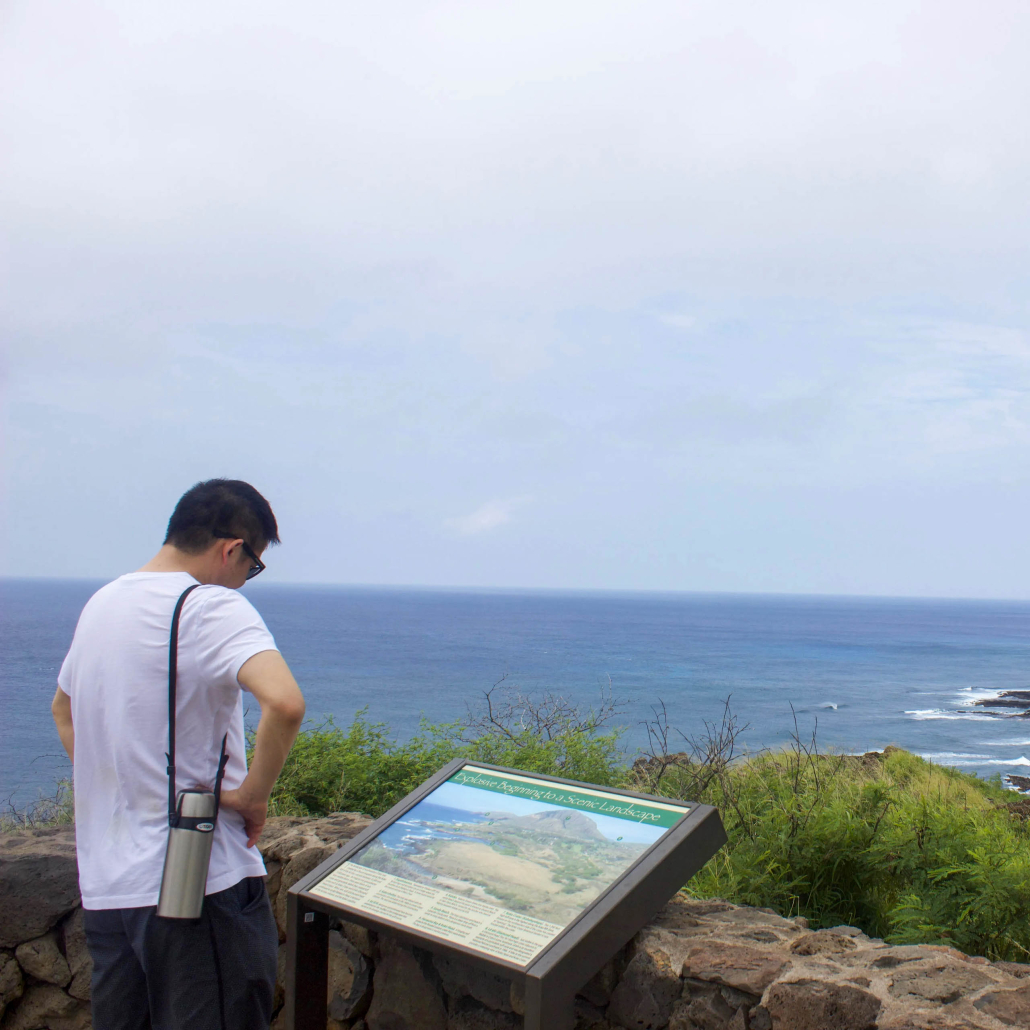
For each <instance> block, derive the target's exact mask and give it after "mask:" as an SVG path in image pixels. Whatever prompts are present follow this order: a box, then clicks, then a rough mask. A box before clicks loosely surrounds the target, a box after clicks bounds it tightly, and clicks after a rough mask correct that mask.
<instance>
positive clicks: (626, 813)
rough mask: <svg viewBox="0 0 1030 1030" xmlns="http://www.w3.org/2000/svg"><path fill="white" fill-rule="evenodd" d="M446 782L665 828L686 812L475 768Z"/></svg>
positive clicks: (670, 807)
mask: <svg viewBox="0 0 1030 1030" xmlns="http://www.w3.org/2000/svg"><path fill="white" fill-rule="evenodd" d="M448 782H449V783H458V784H461V785H462V786H464V787H476V788H477V789H479V790H490V791H493V792H494V793H495V794H506V795H507V796H508V797H515V798H524V799H525V800H526V801H541V802H544V803H545V804H548V805H558V806H559V807H561V808H572V809H575V810H576V811H578V812H592V813H593V814H595V815H606V816H609V817H611V818H613V819H626V820H628V821H629V822H634V823H643V824H644V825H646V826H663V827H665V828H666V829H669V828H670V827H672V826H675V825H676V823H678V822H679V821H680V819H682V818H683V816H684V815H686V813H687V812H688V811H689V809H688V807H687V806H686V805H684V806H683V807H682V808H675V807H673V806H671V805H658V804H654V803H652V802H648V801H638V800H636V798H627V797H622V796H621V795H619V794H606V793H603V792H601V791H597V792H594V791H591V790H584V789H582V788H577V787H565V786H562V784H560V783H551V782H549V781H547V780H535V779H531V778H529V777H527V778H525V779H523V778H522V777H521V776H519V777H515V776H507V775H505V774H504V773H496V772H493V771H492V770H490V769H477V768H476V767H475V766H465V767H464V768H463V769H459V770H458V771H457V772H456V773H455V774H454V775H453V776H452V777H451V778H450V780H449V781H448Z"/></svg>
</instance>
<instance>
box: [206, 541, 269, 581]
mask: <svg viewBox="0 0 1030 1030" xmlns="http://www.w3.org/2000/svg"><path fill="white" fill-rule="evenodd" d="M211 535H212V536H213V537H214V538H215V539H216V540H234V539H236V538H235V537H233V536H231V535H230V534H229V533H212V534H211ZM241 546H242V547H243V553H244V554H245V555H246V556H247V557H248V558H249V559H250V560H251V561H252V562H253V563H254V564H253V565H251V567H250V568H249V569H247V579H253V578H254V577H255V576H259V575H261V573H262V572H264V571H265V563H264V562H263V561H262V560H261V559H260V558H259V557H258V556H257V555H256V554H255V553H254V552H253V550H252V549H251V546H250V544H248V543H247V541H246V540H244V541H242V544H241Z"/></svg>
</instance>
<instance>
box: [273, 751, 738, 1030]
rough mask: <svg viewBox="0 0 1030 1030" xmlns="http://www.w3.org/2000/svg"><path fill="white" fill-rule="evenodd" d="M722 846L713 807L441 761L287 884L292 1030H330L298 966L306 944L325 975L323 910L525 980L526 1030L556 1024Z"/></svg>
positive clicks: (313, 984)
mask: <svg viewBox="0 0 1030 1030" xmlns="http://www.w3.org/2000/svg"><path fill="white" fill-rule="evenodd" d="M724 840H725V834H724V832H723V829H722V823H721V822H720V820H719V817H718V813H717V812H715V810H714V809H712V808H710V807H708V806H704V805H694V804H691V803H684V802H676V801H669V800H666V799H662V798H654V797H649V796H646V795H641V794H634V793H632V792H628V791H618V790H610V789H603V788H599V787H594V786H590V785H588V784H583V783H575V782H572V781H567V780H559V779H556V778H553V777H547V776H533V775H527V774H525V773H521V772H516V771H514V770H510V769H500V768H497V767H494V766H487V765H481V764H478V763H472V762H464V761H456V762H452V763H451V764H450V765H449V766H447V767H446V768H445V769H443V770H441V771H440V773H438V774H437V775H436V776H434V777H433V778H432V779H430V780H429V781H427V782H426V783H425V784H423V785H422V787H420V788H419V789H418V790H416V791H414V792H413V793H412V794H411V795H409V796H408V797H407V798H405V799H404V801H402V802H401V803H400V804H399V805H397V806H395V808H394V809H392V810H391V811H390V812H388V813H387V814H386V815H385V816H384V817H383V818H382V819H380V820H377V821H376V822H375V823H373V824H372V826H370V827H369V828H368V829H367V830H366V831H365V832H364V833H362V834H361V835H359V836H358V837H356V838H355V839H354V840H353V841H351V842H349V843H348V845H347V846H346V847H344V848H343V849H341V850H340V851H339V852H337V854H336V855H334V856H332V858H330V859H328V860H327V861H326V862H324V863H323V864H322V865H321V866H319V867H318V868H317V869H316V870H314V872H312V873H311V874H309V875H308V876H307V877H305V878H304V879H303V880H301V881H300V882H299V883H298V884H297V885H296V886H295V887H293V888H291V899H290V900H291V914H290V915H291V918H290V934H291V939H290V953H289V954H290V956H291V962H290V970H289V971H290V972H291V973H293V980H294V981H295V982H292V983H289V984H288V999H287V1004H288V1006H291V1007H293V1008H294V1010H295V1016H294V1018H295V1026H296V1027H297V1028H298V1030H301V1028H303V1027H307V1026H309V1025H310V1026H312V1027H314V1026H315V1025H316V1024H318V1021H319V1020H321V1022H320V1024H319V1025H320V1026H322V1027H324V1026H325V1014H324V1013H325V986H324V984H325V978H324V973H323V974H318V975H315V976H314V979H312V978H311V976H308V977H307V980H308V981H310V982H308V983H307V984H306V985H305V975H304V971H303V970H302V968H301V966H302V965H303V962H304V961H305V959H304V956H303V955H302V954H301V952H303V950H304V948H303V939H304V938H305V936H307V937H308V938H310V939H309V948H308V950H309V951H310V946H314V951H313V952H312V953H311V956H310V957H311V959H312V960H313V961H314V962H315V963H318V962H321V963H322V964H323V968H324V959H323V958H322V957H321V956H322V952H323V948H322V947H321V945H317V942H315V941H314V938H312V937H311V934H312V933H317V932H322V933H325V932H326V930H327V927H328V923H327V921H326V920H324V919H317V920H316V918H315V915H314V913H321V914H322V916H323V917H325V916H328V915H330V914H331V915H334V916H336V917H337V918H342V919H346V920H349V921H352V922H357V923H361V924H363V925H365V926H368V927H370V928H373V929H376V930H380V931H383V932H388V933H394V934H396V935H398V936H400V937H402V938H404V939H405V940H407V941H408V942H410V943H415V944H418V945H419V946H421V947H424V948H429V949H430V950H436V951H441V952H445V953H449V954H452V955H460V956H461V957H463V958H465V959H467V960H469V961H472V962H474V963H475V964H478V965H484V964H485V965H488V966H490V967H491V968H493V969H494V971H495V972H498V973H500V974H502V975H505V976H507V977H509V978H511V979H513V980H523V981H524V983H525V986H526V1027H527V1028H530V1027H532V1026H534V1025H539V1023H534V1022H533V1018H535V1017H534V1015H533V1010H536V1009H538V1008H541V1007H543V1006H545V1005H547V1008H548V1010H549V1011H548V1020H547V1024H546V1025H547V1026H548V1027H550V1028H555V1030H557V1028H559V1027H561V1026H562V1024H563V1022H567V1019H566V1017H565V1015H563V1014H562V1012H561V1011H557V1010H556V1009H555V1006H557V1008H558V1009H560V1010H565V1009H567V1010H568V1015H569V1016H571V1002H572V997H573V996H574V994H575V990H576V989H578V988H579V987H580V986H582V984H583V983H584V982H585V981H586V980H587V979H589V977H590V976H591V975H592V974H593V973H594V972H595V971H596V970H597V969H598V968H600V967H601V966H602V965H603V964H604V963H605V962H606V961H607V960H608V958H610V957H611V955H612V954H614V953H615V952H616V951H617V950H618V948H619V947H621V946H622V945H623V944H624V943H625V941H626V940H628V939H629V937H631V936H632V935H633V933H635V932H636V931H637V930H638V929H639V928H640V927H641V926H643V925H644V924H645V923H646V922H647V920H648V919H650V918H651V916H653V915H654V913H655V912H656V911H657V910H658V909H659V908H660V907H661V906H662V905H663V904H664V903H665V902H666V901H667V900H668V899H669V897H670V896H671V895H672V894H674V893H675V892H676V891H677V890H678V889H679V887H680V886H682V884H683V883H684V882H685V881H686V880H687V879H688V878H689V877H690V876H691V875H693V873H694V872H696V871H697V869H699V868H700V867H701V866H702V865H703V864H704V862H705V861H707V860H708V858H710V857H711V855H712V854H714V853H715V851H716V850H717V849H718V848H719V847H720V846H721V844H722V843H723V841H724ZM302 910H303V912H304V913H305V918H307V923H303V922H300V919H299V914H300V913H301V912H302ZM316 922H317V923H318V924H319V927H316V926H315V924H316ZM323 922H324V923H325V928H324V929H319V928H320V927H321V926H322V924H323ZM305 927H310V928H311V929H310V930H309V931H308V932H307V934H305V929H304V928H305ZM561 967H564V972H565V973H566V974H570V976H571V979H570V978H569V976H565V975H559V971H560V969H561ZM308 972H310V971H308ZM577 977H578V979H577ZM288 979H290V978H288ZM548 981H550V982H551V986H552V987H553V988H554V990H552V991H551V992H550V993H551V994H552V995H554V997H553V998H552V999H551V1002H550V1003H549V1004H548V1002H547V1001H546V1000H545V997H544V995H545V994H547V993H548V991H547V990H546V988H547V987H548ZM319 984H321V986H319ZM305 990H307V991H311V992H314V994H318V992H319V991H321V994H320V1001H319V1000H318V999H317V998H315V997H314V996H313V995H312V997H302V996H301V995H302V993H303V992H304V991H305ZM307 1020H310V1022H308V1021H307Z"/></svg>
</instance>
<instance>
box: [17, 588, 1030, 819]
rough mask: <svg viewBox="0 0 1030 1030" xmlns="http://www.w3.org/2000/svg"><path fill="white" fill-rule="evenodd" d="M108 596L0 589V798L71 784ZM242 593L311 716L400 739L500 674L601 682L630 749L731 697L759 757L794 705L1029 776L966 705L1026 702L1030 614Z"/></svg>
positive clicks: (848, 741)
mask: <svg viewBox="0 0 1030 1030" xmlns="http://www.w3.org/2000/svg"><path fill="white" fill-rule="evenodd" d="M97 586H99V584H98V583H90V582H82V581H68V582H59V581H53V580H34V581H29V580H0V625H2V627H3V629H2V635H0V706H2V708H0V711H2V712H3V717H2V718H0V802H3V801H4V799H7V798H11V797H13V798H14V800H15V802H16V803H19V804H24V803H25V802H26V801H29V800H31V799H32V797H34V796H35V795H36V793H37V792H38V791H39V790H41V789H47V788H49V787H50V786H51V785H52V784H53V782H54V781H55V779H56V778H58V777H59V776H62V775H67V773H68V770H69V766H68V762H67V760H66V759H65V758H63V756H62V755H61V752H60V744H59V742H58V740H57V736H56V733H55V732H54V730H53V726H52V723H51V720H50V715H49V704H50V699H51V697H52V696H53V692H54V687H55V683H56V676H57V671H58V669H59V667H60V664H61V660H62V658H63V657H64V654H65V652H66V650H67V647H68V643H69V642H70V640H71V635H72V631H73V629H74V626H75V620H76V618H77V616H78V612H79V610H80V608H81V607H82V605H83V603H84V602H85V601H86V599H87V598H88V597H89V595H90V594H91V593H92V592H93V590H95V589H96V588H97ZM246 589H247V594H248V596H249V597H250V599H251V600H252V601H253V602H254V604H255V605H256V606H257V608H258V609H259V610H260V611H261V613H262V615H263V616H264V618H265V621H266V622H267V623H268V626H269V628H270V629H271V630H272V632H273V633H274V634H275V637H276V640H277V642H278V644H279V647H280V648H281V650H282V652H283V654H284V655H285V656H286V659H287V661H288V662H289V663H290V665H291V667H292V668H293V670H294V673H295V674H296V676H297V679H298V681H299V682H300V684H301V686H302V688H303V689H304V691H305V694H306V696H307V700H308V713H309V715H310V716H311V717H313V718H316V719H317V718H319V717H320V716H321V715H322V714H323V713H325V714H332V715H334V716H335V717H336V718H337V720H338V721H340V722H344V723H345V722H347V721H348V720H349V719H350V718H351V717H352V716H353V714H354V712H355V711H356V710H357V709H359V708H361V707H365V706H367V708H368V714H369V716H370V717H372V718H374V719H381V720H384V721H386V722H388V723H389V724H390V725H391V727H393V729H394V730H395V731H396V732H397V733H398V734H400V735H402V736H403V735H408V734H410V733H411V732H413V731H414V730H415V729H416V728H417V724H418V719H419V715H420V714H422V713H424V714H425V715H426V716H428V717H429V718H431V719H452V718H456V717H459V716H460V715H462V714H463V712H464V711H465V705H466V703H471V704H473V705H474V704H476V703H477V702H478V700H479V699H480V698H481V697H482V692H483V691H484V690H486V689H488V688H489V687H490V686H491V685H492V684H493V683H495V682H496V681H497V680H499V679H500V678H501V677H502V676H505V675H507V677H508V679H507V683H508V684H515V685H518V686H519V687H520V688H521V689H522V690H523V691H524V692H529V693H531V694H536V695H539V694H541V693H543V692H545V691H555V692H561V693H564V694H565V695H566V696H568V697H570V698H571V699H573V700H575V701H578V702H580V703H583V704H586V705H589V704H591V703H596V701H597V699H598V696H599V691H600V689H601V688H602V686H604V685H606V684H607V683H608V679H609V677H610V678H611V684H612V688H613V691H614V693H615V694H616V696H618V697H621V698H623V699H625V700H626V702H627V707H626V708H625V710H624V712H623V714H622V717H621V720H620V721H621V722H622V724H623V725H625V726H626V727H627V734H626V741H627V747H629V748H630V749H632V748H633V747H635V746H637V745H639V744H640V743H641V742H642V740H643V730H642V728H641V724H642V722H643V720H645V719H646V718H647V717H648V716H649V715H650V707H651V705H653V704H654V703H655V702H657V701H658V700H659V699H661V700H663V701H664V702H665V703H666V705H667V707H668V710H669V713H670V717H671V722H672V723H673V724H674V725H676V726H679V727H680V728H681V729H682V730H684V732H687V733H693V732H697V730H698V729H699V728H700V727H701V723H702V721H703V720H705V719H707V720H714V719H718V717H719V715H720V713H721V709H722V700H723V699H725V698H726V697H727V696H728V695H732V702H731V703H732V707H733V709H734V710H735V711H736V712H737V714H738V715H739V716H740V717H741V719H742V720H744V721H747V722H750V723H751V727H752V728H751V730H749V731H748V733H747V734H746V740H747V743H748V744H749V745H750V746H751V747H752V748H757V747H761V746H775V745H779V744H783V743H784V742H785V741H787V740H788V738H789V734H790V731H791V730H792V728H793V721H792V714H791V705H793V707H794V711H795V712H796V713H797V716H798V721H799V725H800V727H801V729H802V731H803V732H804V733H806V734H807V733H810V732H811V730H812V727H813V724H814V720H815V719H818V740H819V742H820V745H821V746H823V747H830V746H832V747H836V748H841V749H845V750H848V751H859V752H860V751H867V750H871V749H881V748H882V747H883V746H884V745H886V744H891V743H893V744H897V745H899V746H901V747H905V748H908V749H910V750H913V751H916V752H918V753H920V754H923V755H926V756H928V757H932V758H933V759H934V760H936V761H939V762H942V763H945V764H953V765H958V766H960V767H962V768H965V769H968V770H971V771H976V772H979V773H981V774H983V775H989V774H991V773H994V772H1000V773H1003V774H1004V773H1017V774H1023V775H1026V774H1027V773H1028V768H1027V767H1028V766H1030V761H1028V760H1027V757H1025V756H1026V755H1028V754H1030V719H1027V718H1019V717H1016V718H1012V717H1010V714H1011V713H1006V712H1004V711H997V712H994V713H991V712H987V711H984V710H982V709H976V708H973V707H972V706H971V701H972V700H974V699H977V698H982V697H990V696H993V695H995V694H997V693H998V692H999V691H1002V690H1013V689H1030V602H1016V601H955V600H901V599H870V598H826V597H787V596H746V595H731V594H723V595H719V594H708V595H701V594H605V593H557V592H549V593H528V592H519V593H515V592H461V591H444V590H401V589H373V588H342V587H289V586H279V585H276V584H271V585H261V584H260V583H255V584H251V585H249V586H248V587H247V588H246ZM252 714H256V713H252ZM673 745H674V746H675V745H676V742H675V740H674V741H673Z"/></svg>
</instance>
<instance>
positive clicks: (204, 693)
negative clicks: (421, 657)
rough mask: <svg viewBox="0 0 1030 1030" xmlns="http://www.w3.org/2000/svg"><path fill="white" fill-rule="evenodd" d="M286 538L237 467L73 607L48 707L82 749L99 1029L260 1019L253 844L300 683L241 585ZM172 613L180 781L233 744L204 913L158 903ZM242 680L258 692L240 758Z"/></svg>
mask: <svg viewBox="0 0 1030 1030" xmlns="http://www.w3.org/2000/svg"><path fill="white" fill-rule="evenodd" d="M278 542H279V531H278V526H277V525H276V521H275V516H274V515H273V513H272V509H271V508H270V507H269V504H268V502H267V501H266V500H265V498H264V497H262V496H261V494H259V493H258V492H257V490H255V489H254V488H253V487H252V486H250V485H249V484H247V483H243V482H240V481H239V480H229V479H212V480H209V481H208V482H205V483H198V484H197V485H196V486H194V487H193V488H192V489H191V490H188V491H187V492H186V493H185V494H184V495H183V496H182V498H181V499H180V501H179V503H178V504H177V505H176V507H175V511H174V512H173V513H172V517H171V520H170V521H169V523H168V533H167V535H166V537H165V542H164V546H162V548H161V549H160V551H158V553H157V554H156V555H155V556H154V558H153V559H152V560H151V561H150V562H148V563H147V564H146V565H144V566H143V568H141V569H140V570H139V571H138V572H131V573H129V574H128V575H125V576H122V577H121V578H119V579H116V580H115V581H114V582H113V583H109V584H108V585H107V586H105V587H103V588H102V589H100V590H99V591H97V593H96V594H94V595H93V597H92V598H90V600H89V602H88V603H87V604H86V607H85V608H84V609H83V611H82V614H81V616H80V617H79V622H78V626H77V627H76V630H75V637H74V640H73V641H72V646H71V650H70V651H69V652H68V657H67V658H66V659H65V661H64V665H63V666H62V667H61V672H60V675H59V676H58V689H57V693H56V694H55V696H54V702H53V714H54V720H55V722H56V723H57V730H58V733H59V734H60V737H61V742H62V743H63V744H64V747H65V749H66V750H67V752H68V756H69V758H71V760H72V762H73V763H74V765H73V768H74V783H75V837H76V844H77V849H78V864H79V886H80V889H81V892H82V904H83V908H84V910H85V911H84V920H85V928H86V940H87V942H88V944H89V949H90V953H91V955H92V957H93V1025H94V1027H95V1028H96V1030H144V1028H146V1030H151V1028H152V1030H187V1028H188V1030H208V1028H210V1030H258V1028H263V1030H267V1027H268V1025H269V1022H270V1020H271V1015H272V994H273V990H274V986H275V973H276V953H277V947H278V938H277V933H276V927H275V920H274V918H273V916H272V911H271V907H270V905H269V902H268V896H267V894H266V892H265V887H264V880H263V879H262V877H263V876H264V875H265V867H264V863H263V862H262V860H261V855H260V854H259V853H258V851H257V850H256V849H255V848H254V845H255V843H256V842H257V839H258V837H259V836H260V834H261V829H262V827H263V826H264V823H265V819H266V818H267V814H268V799H269V796H270V794H271V791H272V786H273V784H274V783H275V780H276V777H277V776H278V775H279V772H280V770H281V769H282V766H283V763H284V762H285V761H286V756H287V754H288V753H289V750H290V748H291V746H292V745H293V741H294V738H295V737H296V735H297V731H298V730H299V728H300V724H301V721H302V720H303V718H304V698H303V696H302V695H301V692H300V690H299V689H298V687H297V684H296V682H295V681H294V678H293V676H292V675H291V673H290V670H289V668H288V667H287V665H286V662H285V661H283V658H282V655H280V654H279V652H278V651H277V650H276V647H275V641H274V640H273V639H272V635H271V634H270V633H269V632H268V630H267V628H266V627H265V624H264V622H263V621H262V619H261V616H260V615H258V613H257V612H256V611H255V610H254V608H253V607H252V606H251V604H250V603H249V602H248V601H247V600H246V599H245V598H244V597H243V596H242V595H241V594H240V593H239V592H238V591H239V588H240V587H241V586H243V584H244V583H245V582H246V581H247V580H248V579H250V578H252V577H253V576H255V575H257V573H259V572H260V571H261V570H262V569H263V568H264V567H265V566H264V564H263V563H262V562H261V554H262V553H263V552H264V550H265V548H266V547H268V546H269V545H270V544H277V543H278ZM195 584H202V585H201V586H199V587H197V589H195V590H194V591H193V592H192V593H191V594H190V595H189V596H188V597H187V599H186V601H185V603H184V605H183V609H182V616H181V621H180V624H179V646H178V677H177V683H178V686H177V700H176V766H177V771H176V777H175V779H176V784H175V787H176V790H177V791H179V790H184V789H191V788H198V787H199V788H203V789H208V790H210V789H212V787H213V785H214V779H215V775H216V772H217V768H218V760H219V750H220V747H221V742H222V737H223V735H225V734H226V733H228V742H227V744H226V750H227V752H228V754H229V760H228V764H227V766H226V770H225V779H224V782H223V790H222V795H221V812H220V814H219V816H218V820H217V825H216V828H215V832H214V837H213V842H212V850H211V864H210V867H209V872H208V879H207V888H206V897H205V899H204V908H203V912H202V915H201V917H200V919H198V920H187V919H165V918H161V917H158V916H157V915H156V914H155V906H156V905H157V900H158V893H159V890H160V885H161V874H162V868H163V863H164V855H165V849H166V846H167V841H168V832H169V830H168V772H167V761H166V758H165V752H166V751H167V750H168V643H169V633H170V629H171V621H172V613H173V610H174V608H175V604H176V601H177V600H178V598H179V596H180V595H181V594H182V592H183V591H184V590H185V589H186V588H187V587H189V586H192V585H195ZM243 691H246V692H248V693H249V694H250V695H252V696H253V698H254V699H255V700H256V701H257V703H258V705H259V706H260V708H261V718H260V721H259V722H258V727H257V735H256V738H255V743H254V755H253V758H252V760H251V763H250V769H249V770H248V769H247V763H246V752H245V738H244V729H243V696H242V692H243Z"/></svg>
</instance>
